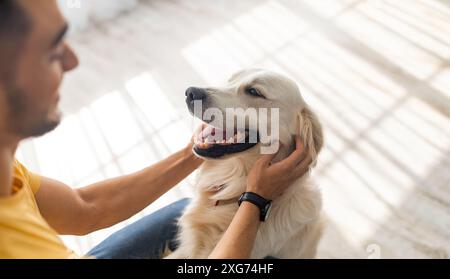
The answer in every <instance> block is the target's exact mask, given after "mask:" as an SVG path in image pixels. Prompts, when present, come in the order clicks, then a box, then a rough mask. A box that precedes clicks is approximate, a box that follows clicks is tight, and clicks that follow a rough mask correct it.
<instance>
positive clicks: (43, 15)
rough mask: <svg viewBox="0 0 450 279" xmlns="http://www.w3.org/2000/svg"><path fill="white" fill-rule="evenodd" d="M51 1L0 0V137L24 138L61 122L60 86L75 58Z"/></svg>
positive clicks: (62, 23) (64, 23)
mask: <svg viewBox="0 0 450 279" xmlns="http://www.w3.org/2000/svg"><path fill="white" fill-rule="evenodd" d="M66 31H67V23H66V21H65V20H64V18H63V16H62V14H61V13H60V11H59V9H58V5H57V3H56V0H40V1H28V0H1V1H0V42H1V44H0V136H12V137H16V138H19V139H24V138H27V137H32V136H39V135H42V134H45V133H46V132H49V131H51V130H53V129H54V128H55V127H56V126H57V125H58V124H59V122H60V118H61V115H60V112H59V109H58V101H59V92H58V89H59V86H60V84H61V82H62V78H63V75H64V73H65V72H67V71H70V70H72V69H74V68H75V67H76V66H77V65H78V60H77V57H76V56H75V54H74V53H73V51H72V50H71V49H70V47H69V46H68V45H67V44H66V43H65V42H64V35H65V33H66Z"/></svg>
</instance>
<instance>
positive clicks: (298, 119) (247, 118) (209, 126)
mask: <svg viewBox="0 0 450 279" xmlns="http://www.w3.org/2000/svg"><path fill="white" fill-rule="evenodd" d="M186 103H187V105H188V108H189V110H190V112H191V113H192V114H193V115H195V116H196V117H198V118H200V119H201V120H203V121H204V124H203V126H202V129H201V130H199V132H198V133H197V134H196V135H194V139H195V145H194V152H195V153H196V154H197V155H198V156H201V157H204V158H205V159H208V158H214V159H221V158H228V157H230V156H236V155H238V154H241V155H242V154H243V153H244V152H254V151H255V150H257V147H258V146H259V147H260V148H261V147H263V146H265V145H264V143H265V144H266V145H267V144H268V143H272V144H273V143H275V142H277V141H278V142H279V143H281V144H282V146H283V149H282V150H284V152H285V153H286V154H288V153H289V152H290V151H292V149H293V148H294V138H295V136H296V135H299V136H300V137H301V139H302V141H303V143H304V145H305V146H306V147H307V150H309V152H311V156H312V158H313V160H315V159H316V157H317V154H318V153H319V151H320V149H321V148H322V144H323V138H322V127H321V125H320V123H319V121H318V119H317V117H316V115H315V114H314V113H313V111H312V110H311V109H310V108H309V107H308V105H307V104H306V103H305V101H304V100H303V98H302V96H301V94H300V90H299V89H298V86H297V84H296V83H295V82H294V81H292V80H290V79H288V78H286V77H284V76H282V75H280V74H277V73H274V72H270V71H265V70H260V69H251V70H244V71H241V72H238V73H236V74H234V75H233V76H232V77H231V79H230V80H229V81H228V82H227V83H226V84H225V85H224V86H222V87H208V88H198V87H191V88H189V89H188V90H187V91H186ZM261 109H266V110H261ZM255 113H256V119H255ZM277 113H278V116H279V117H278V118H277V117H275V118H272V116H274V114H275V115H276V114H277ZM230 114H231V115H230ZM264 114H266V115H264ZM239 119H243V121H240V120H239ZM239 122H240V123H241V125H239ZM230 124H231V125H230ZM261 143H263V144H261ZM277 149H278V148H276V150H274V151H277ZM286 154H285V155H286Z"/></svg>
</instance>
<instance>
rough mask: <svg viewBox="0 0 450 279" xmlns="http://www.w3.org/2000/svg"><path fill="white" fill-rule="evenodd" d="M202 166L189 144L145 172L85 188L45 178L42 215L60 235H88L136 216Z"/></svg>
mask: <svg viewBox="0 0 450 279" xmlns="http://www.w3.org/2000/svg"><path fill="white" fill-rule="evenodd" d="M201 163H202V160H201V159H199V158H197V157H195V155H194V154H193V153H192V149H191V145H189V146H188V147H186V148H184V149H183V150H181V151H179V152H177V153H175V154H173V155H172V156H170V157H168V158H166V159H165V160H163V161H161V162H159V163H157V164H155V165H153V166H151V167H149V168H146V169H144V170H142V171H139V172H137V173H133V174H130V175H126V176H123V177H118V178H115V179H110V180H106V181H102V182H99V183H96V184H93V185H90V186H87V187H84V188H79V189H72V188H70V187H68V186H67V185H65V184H63V183H61V182H58V181H55V180H51V179H48V178H42V182H41V187H40V188H39V191H38V192H37V194H36V199H37V203H38V206H39V210H40V211H41V214H42V216H43V217H44V218H45V219H46V220H47V222H48V223H49V224H50V225H51V226H52V227H53V228H54V229H55V230H56V231H57V232H58V233H60V234H75V235H85V234H88V233H90V232H93V231H96V230H99V229H102V228H106V227H109V226H111V225H114V224H116V223H118V222H120V221H123V220H125V219H128V218H129V217H131V216H133V215H134V214H136V213H137V212H139V211H141V210H142V209H143V208H145V207H146V206H147V205H149V204H150V203H152V202H153V201H155V200H156V199H158V198H159V197H160V196H161V195H163V194H164V193H166V192H167V191H169V190H170V189H171V188H172V187H173V186H175V185H176V184H178V183H179V182H180V181H181V180H182V179H184V178H185V177H186V176H188V175H189V174H190V173H191V172H193V171H194V170H195V169H196V168H198V167H199V166H200V165H201Z"/></svg>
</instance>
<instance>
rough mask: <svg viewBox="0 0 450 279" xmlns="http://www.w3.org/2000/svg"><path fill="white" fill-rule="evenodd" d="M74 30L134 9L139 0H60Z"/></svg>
mask: <svg viewBox="0 0 450 279" xmlns="http://www.w3.org/2000/svg"><path fill="white" fill-rule="evenodd" d="M58 1H59V6H60V8H61V10H62V12H63V14H64V15H65V16H66V18H67V20H68V21H69V23H70V26H71V28H72V31H77V30H82V29H84V28H86V27H88V26H89V24H90V23H92V22H100V21H104V20H109V19H112V18H114V17H115V16H116V15H118V14H119V13H121V12H124V11H128V10H131V9H133V8H134V7H135V6H136V5H137V3H138V0H58Z"/></svg>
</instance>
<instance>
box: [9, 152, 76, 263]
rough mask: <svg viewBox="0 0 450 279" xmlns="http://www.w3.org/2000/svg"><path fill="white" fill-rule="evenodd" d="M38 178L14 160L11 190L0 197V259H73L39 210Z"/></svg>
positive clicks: (72, 254) (73, 256) (73, 255)
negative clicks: (37, 196) (10, 193)
mask: <svg viewBox="0 0 450 279" xmlns="http://www.w3.org/2000/svg"><path fill="white" fill-rule="evenodd" d="M39 186H40V177H39V176H37V175H35V174H33V173H31V172H29V171H28V170H27V169H26V168H25V167H24V166H23V165H22V164H20V163H19V162H18V161H15V162H14V173H13V189H12V195H11V196H9V197H5V198H2V197H0V258H3V259H4V258H8V259H11V258H12V259H23V258H26V259H42V258H52V259H56V258H66V259H67V258H75V257H76V255H75V253H73V251H71V250H70V249H68V248H67V247H66V246H65V245H64V244H63V242H62V241H61V239H60V238H59V237H58V234H57V232H56V231H55V230H54V229H52V228H51V227H50V226H49V224H48V223H47V222H46V221H45V220H44V218H43V217H42V216H41V214H40V212H39V208H38V206H37V203H36V199H35V196H34V195H35V194H36V192H37V191H38V190H39Z"/></svg>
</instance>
